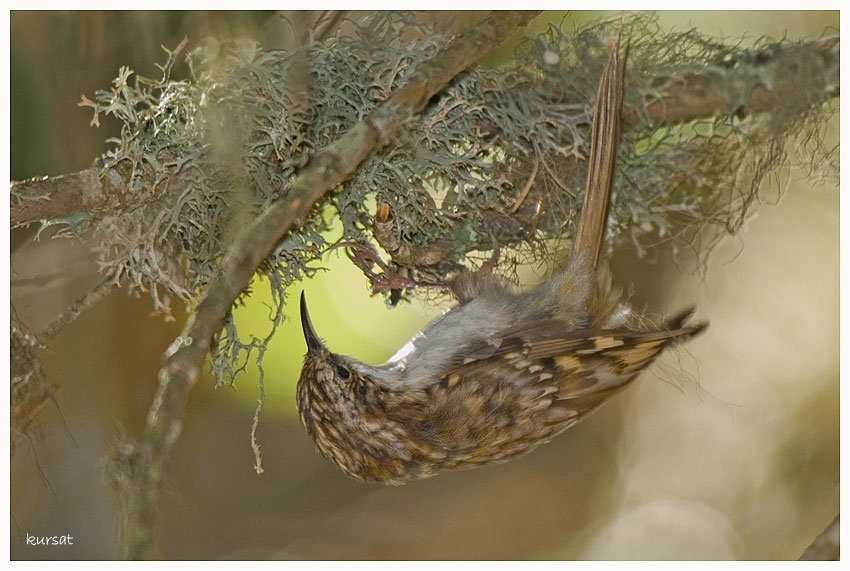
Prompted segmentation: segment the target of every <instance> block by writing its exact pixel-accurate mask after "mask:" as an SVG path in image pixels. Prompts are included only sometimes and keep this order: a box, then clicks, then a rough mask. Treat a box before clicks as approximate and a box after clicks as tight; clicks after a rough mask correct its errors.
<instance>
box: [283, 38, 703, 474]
mask: <svg viewBox="0 0 850 571" xmlns="http://www.w3.org/2000/svg"><path fill="white" fill-rule="evenodd" d="M622 85H623V68H622V65H621V64H620V60H619V46H617V47H615V49H614V50H613V51H612V54H611V57H610V59H609V61H608V66H607V68H606V72H605V74H604V76H603V79H602V81H601V82H600V87H599V92H598V94H597V111H596V113H595V117H594V124H593V142H592V151H591V158H590V167H589V172H588V185H587V189H586V195H585V203H584V206H583V211H582V220H581V223H580V225H579V229H578V232H577V237H576V243H575V246H574V249H573V257H572V260H571V262H570V264H569V265H568V266H567V268H566V269H565V270H564V271H563V272H561V273H560V274H559V275H557V276H555V277H554V278H553V279H551V280H550V281H548V282H546V283H544V284H542V285H540V286H538V287H537V288H535V289H533V290H531V291H528V292H524V293H514V292H513V291H511V290H510V289H509V288H508V287H507V286H506V285H505V284H503V283H502V282H501V281H499V280H498V279H497V278H495V277H493V276H491V275H481V274H478V273H473V272H469V271H464V272H461V273H460V274H459V275H457V276H456V277H455V278H454V279H453V280H452V281H451V283H450V286H451V288H452V291H453V293H454V294H455V295H456V296H457V298H458V299H459V300H460V305H458V306H457V307H455V308H453V309H452V310H451V311H449V312H447V313H445V314H443V315H442V316H440V317H439V318H437V319H436V320H434V321H433V322H431V323H430V324H429V325H428V326H426V327H425V328H424V329H423V330H422V332H420V333H419V334H417V335H416V336H415V337H414V338H413V339H412V340H411V341H410V342H409V343H408V344H407V345H406V346H405V347H403V348H402V349H401V350H400V351H399V352H398V353H397V354H396V356H394V357H393V358H392V359H390V360H389V361H388V362H387V363H385V364H384V365H381V366H370V365H366V364H363V363H360V362H358V361H356V360H355V359H352V358H350V357H346V356H343V355H336V354H334V353H331V352H330V351H329V350H328V349H327V348H326V347H325V345H324V344H323V343H322V341H321V340H320V339H319V337H318V335H317V334H316V332H315V330H314V329H313V326H312V324H311V322H310V318H309V315H308V313H307V306H306V302H305V300H304V296H303V294H302V297H301V319H302V325H303V329H304V337H305V339H306V341H307V348H308V352H307V355H306V357H305V359H304V366H303V369H302V371H301V378H300V380H299V382H298V389H297V400H298V410H299V413H300V416H301V420H302V422H303V423H304V426H305V427H306V428H307V432H308V434H309V435H310V437H311V438H312V439H313V440H314V442H315V443H316V446H317V447H318V449H319V451H320V452H321V453H322V455H324V456H325V457H327V458H329V459H330V460H332V461H333V462H334V463H335V464H336V465H337V466H338V467H339V468H340V469H341V470H342V471H344V472H345V473H347V474H348V475H350V476H353V477H355V478H358V479H360V480H365V481H376V482H383V483H387V484H401V483H404V482H406V481H408V480H411V479H417V478H425V477H429V476H432V475H434V474H436V473H438V472H440V471H443V470H450V469H456V468H469V467H474V466H478V465H482V464H488V463H495V462H504V461H506V460H509V459H510V458H514V457H516V456H519V455H521V454H524V453H526V452H529V451H530V450H532V449H534V448H536V447H537V446H538V445H540V444H542V443H543V442H546V441H547V440H549V439H550V438H552V437H553V436H555V435H557V434H558V433H560V432H562V431H564V430H566V429H567V428H569V427H570V426H572V425H573V424H575V423H576V422H578V421H579V420H581V419H582V418H585V417H586V416H587V415H588V414H590V413H591V412H592V411H593V410H595V409H596V408H597V407H598V406H599V405H601V404H602V403H603V402H604V401H605V400H607V399H608V398H609V397H610V396H611V395H612V394H614V393H616V392H617V391H618V390H619V389H621V388H623V387H624V386H626V385H627V384H628V383H629V382H630V381H632V380H633V379H634V378H635V377H636V376H637V375H638V373H640V372H641V371H642V370H643V369H644V368H646V367H647V366H648V365H649V364H650V363H651V362H652V361H653V360H654V359H655V357H656V356H658V354H659V353H661V351H662V350H663V349H664V348H665V347H667V346H669V345H671V344H672V343H675V342H678V341H682V340H684V339H687V338H690V337H692V336H694V335H696V334H697V333H699V332H700V331H702V330H703V329H704V328H705V327H706V324H705V323H697V324H694V325H688V324H687V320H688V318H689V317H690V315H691V313H692V312H691V311H686V312H684V313H682V314H680V315H678V316H676V317H674V318H672V319H669V320H668V322H667V324H666V326H667V328H666V329H660V330H652V331H646V330H643V331H641V330H631V329H629V328H627V327H625V324H626V321H627V319H628V308H627V307H625V306H624V305H623V304H622V303H621V301H620V292H619V289H617V288H613V287H612V286H611V283H610V276H609V274H608V272H607V270H605V269H604V268H599V267H598V264H597V262H598V259H599V255H600V252H601V244H602V240H603V237H604V232H605V220H606V217H607V209H608V197H609V195H610V190H611V184H612V181H613V164H614V161H615V158H616V147H617V138H618V125H619V110H620V105H621V99H622Z"/></svg>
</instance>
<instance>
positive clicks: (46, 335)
mask: <svg viewBox="0 0 850 571" xmlns="http://www.w3.org/2000/svg"><path fill="white" fill-rule="evenodd" d="M116 285H117V284H116V283H115V280H113V279H111V278H107V279H105V280H103V281H102V282H100V283H99V284H97V285H96V286H94V287H93V288H92V289H90V290H89V291H88V292H87V293H86V294H85V295H84V296H83V297H81V298H80V299H78V300H77V301H75V302H74V303H73V304H71V306H70V307H68V308H67V309H65V311H63V312H62V313H60V314H59V315H57V316H56V317H55V318H54V319H53V321H51V322H50V324H49V325H48V326H47V327H45V328H44V329H43V330H42V332H41V333H40V334H39V335H38V337H39V338H40V339H52V338H53V337H56V335H57V334H58V333H59V332H60V331H62V330H63V329H64V328H65V327H66V326H67V325H68V324H70V323H72V322H73V321H74V320H75V319H77V318H78V317H79V316H80V315H82V313H83V312H84V311H86V310H87V309H91V308H92V307H94V306H95V305H97V304H98V303H99V302H100V301H101V300H102V299H103V298H105V297H106V296H108V295H109V294H110V292H112V290H113V289H114V288H115V286H116Z"/></svg>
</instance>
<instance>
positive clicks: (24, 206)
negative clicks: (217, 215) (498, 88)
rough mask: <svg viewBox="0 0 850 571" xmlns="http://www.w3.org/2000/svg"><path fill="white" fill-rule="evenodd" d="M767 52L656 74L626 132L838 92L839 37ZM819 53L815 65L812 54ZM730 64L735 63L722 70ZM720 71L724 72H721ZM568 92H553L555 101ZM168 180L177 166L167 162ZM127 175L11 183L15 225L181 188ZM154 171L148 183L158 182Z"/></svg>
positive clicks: (631, 111)
mask: <svg viewBox="0 0 850 571" xmlns="http://www.w3.org/2000/svg"><path fill="white" fill-rule="evenodd" d="M769 55H770V54H769V53H768V52H767V51H766V50H763V49H754V50H750V51H748V52H745V53H744V54H743V55H742V56H741V57H739V58H738V59H739V60H741V61H752V62H755V63H756V64H758V63H759V62H760V63H761V65H753V66H745V65H738V66H736V65H735V61H727V62H721V63H722V64H723V65H717V64H712V63H708V62H706V64H705V68H704V69H703V70H702V71H700V72H698V73H697V72H689V73H688V74H687V75H686V76H675V75H670V76H666V77H657V78H655V79H654V83H655V84H656V85H657V87H658V89H657V90H656V91H653V92H652V93H651V94H647V95H646V96H645V97H644V100H643V102H642V105H641V107H642V109H637V108H635V106H634V105H629V103H627V104H626V105H625V106H624V109H623V129H624V130H628V129H630V128H632V127H634V126H635V125H636V124H637V123H638V122H639V121H640V118H641V117H646V118H647V119H648V120H649V121H651V122H652V123H654V124H676V123H685V122H688V121H693V120H699V119H710V118H712V117H718V116H723V115H734V114H736V113H737V114H742V113H761V112H771V111H773V110H775V109H776V108H777V107H784V106H785V104H783V103H782V101H783V98H786V97H787V96H788V94H791V93H793V94H795V97H796V98H801V97H802V98H807V99H810V100H812V101H819V100H822V99H823V95H824V94H826V95H827V96H829V97H838V96H839V95H840V68H839V65H838V64H839V59H840V38H839V37H837V36H830V37H826V38H821V39H819V40H813V41H811V42H805V43H802V44H800V45H797V46H792V47H790V48H789V49H788V50H787V51H785V52H783V53H782V59H783V67H784V71H783V73H782V74H780V75H779V76H778V80H777V81H775V82H773V83H771V84H767V83H765V82H764V80H763V78H762V77H761V69H762V68H763V66H764V65H765V64H766V63H768V61H769ZM812 58H817V59H818V60H819V61H818V62H817V65H816V66H811V65H810V63H811V59H812ZM724 68H732V69H731V70H730V69H724ZM804 70H809V71H814V72H821V73H812V74H811V75H808V76H807V77H808V81H806V82H804V83H801V82H800V77H799V74H800V73H801V71H802V72H805V71H804ZM721 72H722V73H721ZM563 95H564V94H562V93H558V92H557V91H555V92H553V93H551V98H552V100H553V101H554V102H558V101H560V100H561V99H562V98H563ZM166 170H167V171H168V172H170V173H171V174H170V177H172V178H173V175H174V174H175V171H176V168H175V167H166ZM129 174H130V173H129V172H126V171H125V172H123V173H122V172H121V171H120V169H107V170H102V169H100V168H99V167H90V168H88V169H85V170H82V171H79V172H76V173H71V174H66V175H59V176H50V177H34V178H30V179H27V180H24V181H13V182H12V183H11V185H10V193H11V201H10V206H9V209H10V226H11V228H18V227H21V226H25V225H27V224H32V223H36V222H40V221H43V220H51V219H55V218H64V217H69V216H72V215H74V214H75V213H77V212H80V211H86V212H89V213H91V214H93V215H98V214H102V213H110V212H115V211H128V210H131V209H133V208H136V207H139V206H142V205H144V204H148V203H151V202H154V201H156V200H161V199H162V196H161V193H162V192H167V191H169V188H170V192H180V190H181V188H180V184H181V181H180V179H176V178H175V180H174V181H173V183H172V186H171V187H166V186H161V187H155V190H156V191H157V192H148V193H127V192H126V189H127V186H128V184H129ZM153 183H154V177H153V173H151V176H150V180H149V181H148V184H149V185H150V186H153Z"/></svg>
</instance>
